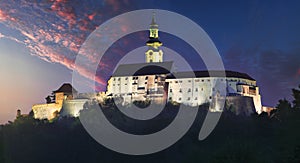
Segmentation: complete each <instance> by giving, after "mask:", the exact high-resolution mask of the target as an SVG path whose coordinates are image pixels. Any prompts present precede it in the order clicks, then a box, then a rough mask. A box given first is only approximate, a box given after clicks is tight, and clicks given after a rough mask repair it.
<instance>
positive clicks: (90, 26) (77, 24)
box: [0, 0, 133, 85]
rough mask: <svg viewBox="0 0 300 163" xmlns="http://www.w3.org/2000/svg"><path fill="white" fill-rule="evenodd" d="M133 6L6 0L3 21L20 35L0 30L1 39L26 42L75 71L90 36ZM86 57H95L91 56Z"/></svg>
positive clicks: (1, 5) (0, 4) (0, 5)
mask: <svg viewBox="0 0 300 163" xmlns="http://www.w3.org/2000/svg"><path fill="white" fill-rule="evenodd" d="M121 6H122V7H121ZM132 7H133V6H132V5H131V4H130V3H129V2H128V1H126V0H123V1H116V0H104V1H95V2H94V1H93V2H85V3H82V2H81V1H70V0H46V1H39V2H38V1H27V0H13V1H11V0H2V1H0V23H2V24H4V25H6V27H8V28H10V29H13V30H15V31H16V32H17V33H19V35H20V37H18V38H17V37H15V36H7V35H4V34H2V33H0V38H7V39H10V40H13V41H16V42H18V43H22V44H24V45H25V46H26V47H27V48H28V49H29V50H30V52H31V55H34V56H37V57H39V58H41V59H43V60H45V61H47V62H51V63H58V64H61V65H64V66H66V67H67V68H69V69H70V70H72V69H73V68H74V61H75V59H76V55H77V53H78V51H79V49H80V46H81V45H82V43H83V42H84V41H85V39H86V38H87V36H88V35H89V34H90V33H91V32H92V31H93V30H94V29H95V28H96V27H97V26H98V25H100V24H101V23H102V22H103V21H105V20H107V19H108V18H110V17H112V16H114V15H117V14H120V13H123V12H125V11H129V10H131V9H132ZM0 32H1V30H0ZM86 57H87V58H89V59H90V60H93V59H94V58H93V57H92V56H90V55H87V56H86ZM109 65H110V63H109V62H106V63H100V64H99V66H101V67H110V66H109ZM79 69H80V70H79V72H80V73H81V75H83V76H85V77H87V78H89V79H94V75H93V74H91V73H90V72H88V70H85V69H84V68H79ZM107 75H109V74H106V76H107ZM105 78H106V77H104V79H105ZM104 79H103V78H102V77H96V78H95V80H96V82H98V83H99V84H101V85H104V84H105V81H104Z"/></svg>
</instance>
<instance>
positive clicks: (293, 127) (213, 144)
mask: <svg viewBox="0 0 300 163" xmlns="http://www.w3.org/2000/svg"><path fill="white" fill-rule="evenodd" d="M299 88H300V86H299ZM292 93H293V97H294V99H293V101H292V102H289V101H288V100H285V99H283V100H279V103H278V105H277V108H278V109H277V110H276V111H273V112H272V113H271V115H270V116H267V114H261V115H256V114H255V115H252V116H236V115H235V114H234V113H233V112H232V111H230V110H229V109H228V110H226V111H224V113H223V114H222V117H221V119H220V121H219V123H218V125H217V127H216V128H215V130H214V131H213V132H212V134H211V135H210V136H209V137H208V138H206V139H205V140H203V141H198V140H197V138H198V134H199V131H200V128H201V125H202V121H203V119H204V118H205V116H206V112H207V105H203V106H201V107H200V110H199V112H198V115H197V120H196V121H195V123H194V124H193V126H192V127H191V129H190V130H189V132H188V133H187V134H186V135H185V136H184V137H183V138H182V139H180V140H179V141H178V142H177V143H176V144H174V145H173V146H171V147H170V148H168V149H166V150H164V151H161V152H159V153H155V154H151V155H145V156H128V155H123V154H119V153H116V152H113V151H110V150H109V149H106V148H105V147H103V146H102V145H99V144H98V143H97V142H96V141H95V140H93V138H92V137H90V136H89V134H88V133H87V132H86V131H85V129H84V128H83V126H82V125H81V123H80V120H79V119H78V118H59V119H57V120H55V121H53V122H48V121H38V120H34V119H33V118H32V116H28V117H19V118H17V119H16V120H15V121H14V122H12V123H9V124H6V125H4V126H1V127H0V162H30V163H32V162H113V161H115V162H151V163H153V162H300V141H299V139H300V130H299V128H300V118H299V117H300V108H299V106H300V90H299V89H293V90H292ZM93 105H95V104H93ZM139 105H142V104H140V103H139ZM95 109H96V108H95V106H90V109H88V110H85V111H83V112H82V114H93V112H94V111H95ZM192 109H193V108H192ZM102 110H103V112H104V113H105V115H106V117H107V118H108V119H109V120H110V121H111V122H112V123H113V124H114V125H116V126H117V127H119V128H123V129H124V130H127V131H128V132H134V130H137V132H138V133H137V134H144V133H148V132H155V131H156V130H159V129H162V128H163V127H165V126H166V125H167V124H168V123H170V122H171V121H172V120H173V118H174V116H176V114H177V111H178V106H177V105H172V104H168V105H167V107H166V108H165V110H164V111H163V112H162V113H161V114H160V115H159V118H156V119H153V120H152V121H151V123H150V124H146V123H145V124H142V125H138V124H137V123H138V122H136V121H134V120H132V119H129V118H126V117H125V116H123V115H122V114H120V112H119V111H118V109H116V108H115V106H114V105H113V104H109V103H108V104H105V105H104V107H102ZM161 126H163V127H161Z"/></svg>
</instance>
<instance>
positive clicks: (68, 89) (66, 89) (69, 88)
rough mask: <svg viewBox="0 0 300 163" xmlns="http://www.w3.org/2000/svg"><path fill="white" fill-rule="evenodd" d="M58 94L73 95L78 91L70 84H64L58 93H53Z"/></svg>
mask: <svg viewBox="0 0 300 163" xmlns="http://www.w3.org/2000/svg"><path fill="white" fill-rule="evenodd" d="M57 92H64V93H65V94H72V93H77V90H76V89H75V88H73V86H72V85H71V84H70V83H64V84H63V85H62V86H61V87H59V88H58V89H57V90H56V91H53V93H57Z"/></svg>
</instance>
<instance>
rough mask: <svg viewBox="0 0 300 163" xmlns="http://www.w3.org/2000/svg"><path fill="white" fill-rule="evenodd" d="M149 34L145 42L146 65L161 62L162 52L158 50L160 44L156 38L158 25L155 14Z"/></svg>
mask: <svg viewBox="0 0 300 163" xmlns="http://www.w3.org/2000/svg"><path fill="white" fill-rule="evenodd" d="M149 32H150V35H149V40H148V41H147V46H148V47H149V48H148V50H147V51H146V53H145V54H146V63H151V62H163V51H162V50H161V49H160V48H159V47H160V46H161V45H162V42H160V41H159V37H158V25H157V24H156V22H155V13H153V16H152V21H151V24H150V29H149Z"/></svg>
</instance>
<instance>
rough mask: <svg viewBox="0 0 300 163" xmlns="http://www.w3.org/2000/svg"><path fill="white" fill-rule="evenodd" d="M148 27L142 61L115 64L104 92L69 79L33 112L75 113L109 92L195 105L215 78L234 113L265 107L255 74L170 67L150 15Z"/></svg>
mask: <svg viewBox="0 0 300 163" xmlns="http://www.w3.org/2000/svg"><path fill="white" fill-rule="evenodd" d="M149 31H150V35H149V40H148V41H147V43H146V45H147V46H148V50H147V51H146V52H145V62H146V63H137V64H122V65H119V67H118V68H117V69H116V71H115V72H114V73H113V74H112V76H111V77H110V79H109V80H108V83H107V91H106V92H99V93H91V94H78V93H77V91H76V90H75V89H74V88H73V87H72V86H71V85H70V84H67V83H65V84H63V85H62V86H61V87H60V88H59V89H57V90H55V91H53V94H54V97H53V98H54V100H53V101H50V102H49V103H47V104H36V105H33V107H32V110H33V112H34V118H36V119H53V118H54V117H55V116H57V114H59V115H60V116H73V117H77V116H79V112H80V110H82V109H83V108H84V104H85V103H86V102H88V101H91V100H96V101H98V102H99V101H103V99H109V98H118V99H121V103H122V104H123V105H127V104H131V103H132V102H134V101H145V100H150V101H153V102H157V103H162V102H171V103H178V104H185V105H189V106H199V105H202V104H204V103H211V102H212V101H213V99H214V98H215V97H216V96H218V93H219V92H220V90H221V89H222V88H220V87H219V86H217V85H215V83H216V82H217V81H222V82H224V83H226V84H225V85H226V92H227V93H226V97H225V98H226V104H227V105H232V106H234V108H236V109H237V110H236V112H237V113H244V114H247V115H249V114H251V113H253V112H257V113H258V114H260V113H261V112H262V111H264V108H265V107H263V106H262V104H261V96H260V93H259V87H258V86H257V85H256V81H255V79H253V78H252V77H250V76H249V75H247V74H245V73H240V72H235V71H225V74H226V75H225V76H222V75H221V74H222V72H221V71H209V72H208V71H193V72H177V73H171V72H170V71H168V70H171V69H172V66H173V62H165V61H164V60H163V59H164V57H163V55H164V53H163V51H162V50H161V49H160V47H161V46H162V42H161V41H160V40H159V28H158V24H157V23H156V21H155V18H154V16H153V17H152V21H151V24H150V29H149ZM132 70H134V71H135V72H131V71H132ZM136 70H137V71H136ZM191 73H192V74H193V75H192V76H191V75H190V74H191ZM210 111H217V112H218V111H223V108H221V107H219V108H218V107H215V108H212V109H211V110H210Z"/></svg>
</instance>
